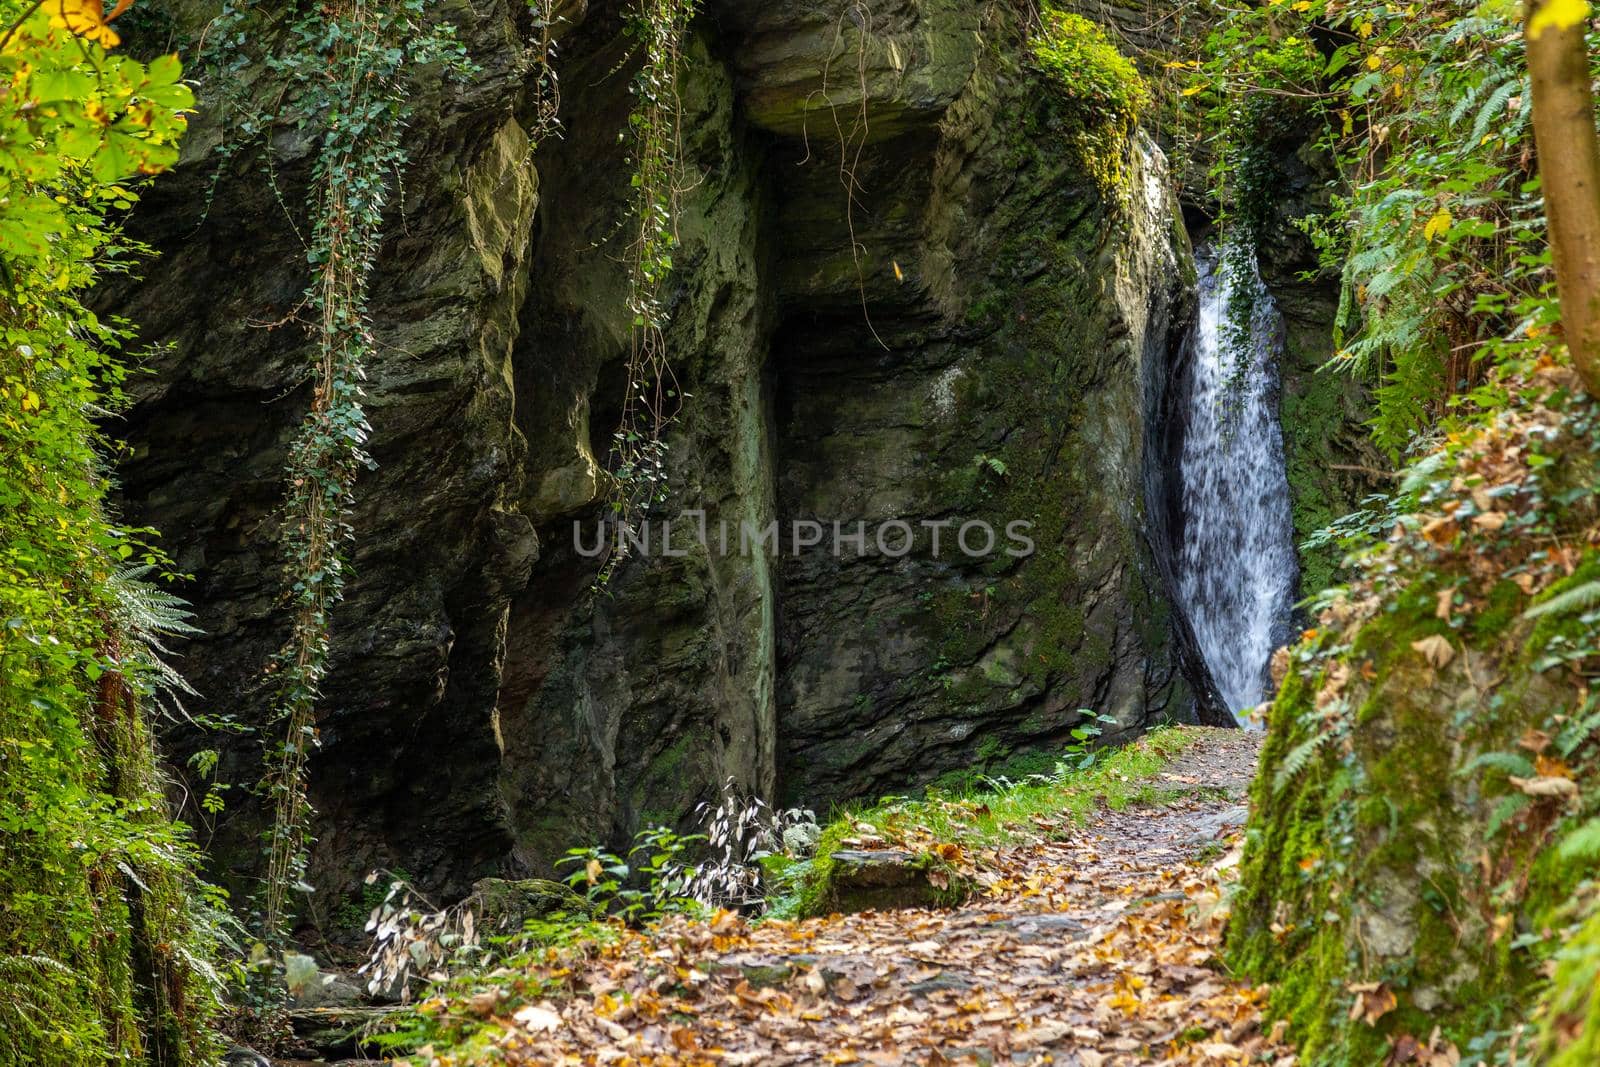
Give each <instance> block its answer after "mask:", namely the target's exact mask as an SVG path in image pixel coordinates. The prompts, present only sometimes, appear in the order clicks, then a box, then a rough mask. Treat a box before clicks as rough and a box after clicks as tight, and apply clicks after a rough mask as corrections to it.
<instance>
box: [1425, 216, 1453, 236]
mask: <svg viewBox="0 0 1600 1067" xmlns="http://www.w3.org/2000/svg"><path fill="white" fill-rule="evenodd" d="M1454 221H1455V220H1454V219H1452V218H1451V217H1450V212H1448V211H1444V210H1442V209H1441V210H1440V211H1439V212H1438V214H1436V215H1434V216H1433V218H1431V219H1429V220H1428V224H1427V225H1426V226H1424V227H1422V237H1423V240H1426V241H1431V240H1433V239H1434V238H1435V237H1443V236H1444V235H1445V234H1447V233H1449V232H1450V224H1451V223H1452V222H1454Z"/></svg>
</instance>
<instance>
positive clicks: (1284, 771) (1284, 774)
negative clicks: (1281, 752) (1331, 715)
mask: <svg viewBox="0 0 1600 1067" xmlns="http://www.w3.org/2000/svg"><path fill="white" fill-rule="evenodd" d="M1332 736H1333V735H1332V734H1313V735H1312V736H1311V737H1308V738H1306V740H1304V741H1302V742H1300V743H1299V744H1298V745H1296V746H1295V747H1294V748H1292V749H1290V750H1289V754H1288V755H1287V756H1285V757H1283V763H1282V764H1280V765H1279V767H1278V771H1277V773H1276V774H1274V775H1273V776H1272V791H1273V792H1274V793H1281V792H1283V790H1284V789H1285V787H1287V786H1288V785H1289V783H1290V782H1292V781H1294V780H1295V779H1296V778H1298V777H1299V776H1300V772H1301V771H1303V770H1305V769H1306V765H1307V764H1308V763H1310V762H1311V757H1312V756H1314V755H1316V754H1317V750H1318V749H1320V748H1321V747H1322V746H1323V745H1324V744H1326V743H1327V741H1328V738H1330V737H1332Z"/></svg>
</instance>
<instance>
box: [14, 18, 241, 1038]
mask: <svg viewBox="0 0 1600 1067" xmlns="http://www.w3.org/2000/svg"><path fill="white" fill-rule="evenodd" d="M0 25H5V26H8V27H9V29H7V30H6V31H5V33H4V35H3V36H0V77H3V80H4V82H5V84H6V86H7V92H6V94H5V95H4V97H3V99H0V145H4V146H8V147H6V148H5V150H4V151H0V331H3V338H0V946H3V949H0V953H3V955H0V988H3V989H4V996H3V997H0V1061H3V1062H6V1063H17V1064H23V1063H26V1064H30V1065H32V1064H38V1065H42V1067H55V1065H60V1067H78V1065H81V1064H85V1063H103V1062H111V1061H116V1062H126V1063H150V1062H160V1063H163V1064H177V1065H186V1064H200V1063H207V1062H209V1059H210V1056H211V1054H212V1052H213V1043H212V1038H211V1036H210V1034H209V1030H208V1027H209V1024H210V1019H211V1016H212V1015H213V1013H214V1012H215V1010H216V1005H217V975H216V973H215V971H214V970H213V968H212V965H211V962H210V956H211V953H212V951H213V950H214V948H215V940H216V938H217V937H218V936H220V929H219V927H218V923H217V920H216V916H215V913H214V912H213V911H212V910H211V907H212V905H213V904H214V903H215V902H214V901H213V900H211V899H209V898H208V897H207V896H206V892H205V890H204V889H203V887H201V886H200V885H199V884H198V883H197V882H196V881H195V879H194V875H193V871H194V870H195V868H196V866H197V861H196V858H195V856H194V853H193V851H192V848H191V846H190V844H189V841H188V838H187V834H186V831H185V829H184V828H183V827H182V826H180V825H178V824H175V823H174V822H172V820H171V818H170V816H169V813H168V809H167V805H166V801H165V798H164V797H163V795H162V788H163V785H164V782H163V780H162V778H161V776H160V774H159V773H158V771H157V765H156V758H155V754H154V751H153V747H152V742H151V738H150V733H151V729H150V723H149V721H148V716H149V712H150V709H152V708H154V707H156V706H157V702H158V699H159V698H161V697H162V696H163V695H165V696H169V697H170V696H171V695H173V694H175V693H178V692H182V691H183V690H184V689H185V688H186V687H185V686H183V684H182V682H181V680H180V679H178V677H177V676H176V674H175V673H173V672H172V671H171V670H170V669H169V668H168V667H167V666H166V665H165V664H164V663H163V662H162V658H161V656H162V652H163V649H162V648H161V642H162V640H163V639H164V638H165V637H167V636H169V635H171V634H173V633H176V632H183V631H185V630H187V629H189V627H188V624H187V617H186V615H185V614H184V613H183V612H182V610H181V609H180V608H179V606H178V604H177V602H176V601H175V599H174V598H172V597H171V596H170V594H166V593H164V592H161V591H158V590H155V589H153V588H152V587H150V586H148V585H146V584H145V580H146V577H147V576H149V575H150V574H151V573H152V572H153V571H157V570H159V571H161V572H163V576H167V575H165V573H164V572H165V569H166V561H165V560H164V559H163V558H162V556H161V555H160V554H159V552H157V551H155V550H154V549H152V548H150V547H148V546H147V545H146V544H145V542H144V538H145V537H147V536H148V534H149V531H141V530H134V529H130V528H128V527H125V526H123V525H121V524H119V523H118V522H116V521H115V519H114V517H113V516H111V515H110V514H109V512H108V511H107V508H106V506H105V503H104V496H105V493H106V489H107V485H108V475H107V473H106V463H105V460H104V457H105V456H106V455H107V454H108V453H109V452H110V451H111V450H112V447H113V446H112V445H111V443H110V442H108V441H107V440H106V439H105V438H104V437H103V435H102V434H101V432H100V430H99V429H98V428H97V426H96V422H95V420H96V418H97V417H98V416H100V415H103V414H105V413H106V412H110V411H115V410H116V409H118V408H119V406H120V405H121V403H122V393H121V386H122V382H123V379H124V376H125V373H126V372H125V368H124V366H123V364H122V362H121V360H120V358H119V357H118V348H119V347H120V345H121V344H122V343H123V342H124V341H125V340H126V339H127V337H128V335H129V331H128V329H127V327H126V326H125V325H124V324H123V323H121V322H118V321H110V320H105V319H102V318H100V317H99V316H97V315H96V314H95V313H93V312H92V311H90V310H89V309H88V308H87V307H85V306H84V303H83V299H84V294H85V293H86V292H87V291H88V290H89V289H90V288H91V287H92V286H93V284H94V283H95V281H96V280H97V278H99V277H101V276H102V275H104V274H106V273H108V272H125V271H127V270H129V269H130V265H131V262H132V260H133V259H134V258H135V257H136V256H137V255H138V254H140V252H141V251H142V250H141V249H140V248H139V247H138V246H137V245H136V244H134V243H132V242H129V241H127V240H126V239H124V238H123V237H122V236H121V234H120V233H119V231H118V227H117V223H116V215H117V213H119V212H120V211H121V210H122V209H125V208H127V207H128V206H130V205H131V204H132V203H133V202H134V201H135V200H137V198H138V195H137V191H136V188H135V186H136V184H137V183H138V182H139V181H140V180H141V178H142V176H144V175H148V174H155V173H158V172H160V171H161V170H163V169H165V168H166V167H167V166H168V165H169V164H170V163H172V162H173V161H174V160H175V159H176V157H177V149H176V142H177V140H178V138H179V136H180V135H181V134H182V132H183V129H184V112H185V110H186V109H187V108H188V107H189V106H190V104H191V103H192V98H191V96H190V93H189V90H188V88H187V87H185V86H184V85H183V84H182V83H181V82H180V81H179V77H180V74H181V67H180V65H179V63H178V60H177V58H176V57H174V56H166V57H162V58H159V59H156V60H154V61H152V62H151V63H150V64H148V65H146V64H141V63H138V62H135V61H133V60H131V59H128V58H126V57H123V56H118V55H114V54H112V53H110V52H108V51H107V50H106V49H107V48H108V47H109V46H112V45H114V44H115V43H116V35H115V33H113V32H112V31H111V30H110V28H109V27H108V26H106V25H105V24H104V23H103V21H101V19H100V17H99V5H93V8H92V9H91V8H90V6H89V5H79V4H68V5H48V6H45V5H39V4H37V3H26V2H20V0H3V2H0Z"/></svg>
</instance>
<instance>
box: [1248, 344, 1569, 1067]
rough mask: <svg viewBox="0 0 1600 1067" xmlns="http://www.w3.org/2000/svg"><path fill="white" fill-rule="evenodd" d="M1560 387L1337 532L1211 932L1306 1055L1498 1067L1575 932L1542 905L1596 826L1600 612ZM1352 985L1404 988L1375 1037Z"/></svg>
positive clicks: (1460, 439)
mask: <svg viewBox="0 0 1600 1067" xmlns="http://www.w3.org/2000/svg"><path fill="white" fill-rule="evenodd" d="M1562 380H1563V379H1562V378H1561V376H1560V373H1559V372H1556V373H1555V374H1554V377H1553V378H1552V379H1541V380H1539V381H1538V382H1537V383H1525V384H1524V387H1523V388H1524V390H1525V391H1524V394H1523V396H1522V398H1521V400H1522V402H1521V403H1520V404H1519V405H1518V406H1517V407H1516V408H1508V409H1506V410H1502V411H1500V412H1498V413H1496V414H1495V416H1494V417H1493V418H1492V419H1490V420H1486V424H1485V425H1484V426H1481V427H1478V428H1476V429H1473V430H1471V431H1467V432H1462V433H1459V434H1455V435H1452V437H1451V438H1450V439H1448V441H1447V443H1446V444H1445V445H1444V446H1443V447H1442V448H1440V449H1439V450H1438V451H1436V452H1434V453H1433V454H1431V455H1430V456H1428V457H1427V458H1425V459H1423V460H1421V461H1419V462H1417V463H1415V464H1414V465H1413V466H1412V467H1411V468H1410V469H1409V470H1408V471H1407V472H1406V473H1405V476H1404V477H1403V478H1402V480H1401V482H1400V485H1399V487H1398V488H1397V490H1396V492H1395V493H1394V494H1393V495H1392V496H1390V497H1387V498H1382V499H1378V500H1374V501H1369V504H1370V505H1371V506H1369V507H1368V508H1367V509H1366V510H1365V511H1364V512H1363V513H1361V514H1359V515H1356V516H1351V517H1349V518H1348V519H1347V520H1345V521H1343V522H1341V523H1339V524H1336V528H1337V529H1339V530H1341V531H1343V533H1342V536H1343V544H1344V547H1345V548H1346V549H1347V550H1348V551H1349V553H1350V555H1349V557H1348V561H1349V563H1350V567H1351V582H1350V584H1349V586H1348V587H1346V588H1344V589H1340V590H1331V591H1329V592H1328V593H1327V594H1325V595H1324V596H1322V597H1319V598H1318V599H1317V601H1316V603H1315V605H1314V608H1313V610H1314V611H1315V612H1316V616H1317V626H1316V628H1315V629H1314V630H1310V631H1307V632H1306V634H1305V635H1304V637H1303V639H1302V641H1301V642H1300V643H1299V644H1298V645H1296V646H1295V647H1294V648H1293V649H1292V650H1291V652H1290V654H1289V668H1290V669H1289V674H1288V678H1287V680H1286V681H1285V682H1284V685H1283V687H1282V690H1281V691H1280V693H1279V695H1278V698H1277V700H1276V702H1275V703H1274V706H1273V709H1272V712H1271V715H1270V721H1269V732H1268V737H1267V741H1266V745H1265V747H1264V749H1263V752H1262V768H1263V770H1262V774H1261V775H1260V777H1259V778H1258V780H1257V783H1256V785H1255V788H1254V794H1253V800H1254V803H1253V811H1252V819H1251V823H1250V826H1249V830H1248V833H1247V842H1246V848H1245V852H1244V856H1243V860H1242V863H1241V868H1240V871H1241V878H1240V890H1239V894H1238V896H1237V897H1236V899H1235V905H1234V912H1233V919H1232V922H1231V925H1230V933H1229V958H1230V961H1231V962H1232V963H1233V964H1234V966H1235V967H1237V968H1238V969H1239V970H1240V971H1241V972H1242V973H1244V974H1245V975H1247V976H1248V977H1250V978H1252V979H1254V980H1259V981H1264V982H1269V983H1271V984H1272V989H1273V992H1272V1000H1271V1006H1272V1010H1273V1012H1274V1014H1277V1015H1280V1016H1282V1017H1285V1018H1287V1019H1288V1020H1289V1021H1290V1023H1291V1033H1292V1035H1293V1036H1294V1037H1295V1039H1296V1040H1297V1042H1298V1047H1299V1051H1300V1053H1301V1056H1302V1058H1303V1059H1304V1060H1305V1061H1306V1062H1307V1063H1309V1064H1350V1065H1355V1064H1366V1063H1371V1062H1379V1061H1381V1060H1383V1059H1384V1058H1385V1057H1387V1056H1388V1054H1389V1049H1390V1048H1391V1047H1392V1046H1394V1047H1397V1045H1396V1043H1397V1042H1399V1041H1400V1039H1401V1035H1406V1034H1411V1035H1417V1034H1422V1033H1431V1032H1432V1029H1433V1027H1435V1026H1439V1027H1441V1028H1442V1033H1443V1035H1444V1037H1445V1039H1447V1040H1449V1041H1453V1042H1455V1043H1456V1044H1457V1046H1458V1047H1459V1048H1460V1049H1461V1050H1462V1051H1463V1053H1464V1054H1465V1056H1464V1058H1463V1060H1462V1062H1463V1063H1485V1062H1504V1050H1505V1046H1506V1043H1507V1041H1508V1040H1509V1039H1510V1037H1511V1031H1512V1029H1514V1026H1515V1024H1516V1023H1517V1021H1518V1020H1519V1019H1526V1018H1528V1013H1529V1011H1530V1010H1531V1008H1532V1006H1533V1003H1534V1001H1535V999H1536V998H1537V996H1538V994H1539V987H1540V977H1539V976H1540V975H1541V973H1542V963H1543V962H1544V958H1545V956H1546V955H1547V954H1548V952H1549V951H1550V948H1551V945H1552V942H1553V940H1554V938H1553V937H1552V933H1556V932H1560V931H1561V930H1562V929H1563V928H1564V927H1565V926H1566V925H1568V924H1569V923H1570V921H1571V920H1570V918H1569V919H1557V918H1552V916H1551V915H1550V914H1549V909H1550V902H1551V901H1561V900H1565V899H1567V898H1568V897H1569V896H1570V894H1571V891H1572V887H1573V884H1574V883H1575V882H1576V881H1577V879H1578V877H1579V876H1580V875H1581V874H1582V873H1583V867H1584V865H1585V860H1584V857H1585V856H1588V855H1589V854H1590V851H1591V850H1592V849H1594V848H1595V845H1594V841H1596V840H1600V835H1596V833H1595V832H1594V831H1593V830H1591V829H1589V828H1587V826H1586V825H1585V823H1586V821H1587V819H1588V818H1590V817H1592V814H1593V813H1592V811H1590V810H1588V808H1587V801H1580V800H1579V798H1584V797H1587V795H1588V793H1589V792H1590V789H1589V788H1588V787H1587V783H1588V782H1591V781H1592V780H1593V779H1592V775H1593V774H1594V773H1595V770H1596V767H1597V764H1596V757H1597V755H1600V753H1597V749H1596V745H1595V740H1594V739H1595V735H1596V729H1597V727H1600V714H1597V712H1596V708H1595V700H1594V698H1593V697H1592V696H1591V695H1590V686H1591V685H1592V681H1591V680H1592V678H1593V675H1594V671H1595V665H1596V663H1597V662H1600V613H1593V612H1587V611H1585V610H1584V609H1583V607H1582V597H1570V598H1569V597H1567V594H1568V592H1569V591H1571V590H1577V589H1582V588H1583V587H1584V586H1586V585H1588V584H1589V583H1592V582H1595V581H1596V579H1597V576H1600V556H1597V554H1596V552H1595V550H1594V547H1593V530H1594V528H1595V527H1594V523H1595V519H1596V514H1597V512H1596V503H1595V497H1594V494H1593V485H1594V484H1595V478H1596V472H1597V470H1600V440H1597V438H1596V434H1595V429H1596V426H1597V422H1600V419H1597V412H1596V409H1595V406H1594V405H1593V404H1591V403H1588V402H1587V401H1586V400H1584V399H1583V398H1580V397H1573V396H1572V395H1571V394H1569V393H1568V392H1567V391H1566V390H1565V389H1564V388H1562V387H1561V384H1560V383H1561V382H1562ZM1536 384H1537V386H1538V389H1539V392H1537V393H1535V391H1534V390H1535V385H1536ZM1536 395H1537V396H1540V397H1541V399H1542V400H1543V402H1544V404H1546V405H1548V406H1543V405H1541V404H1540V403H1538V402H1536V401H1535V400H1534V399H1533V398H1534V396H1536ZM1375 534H1376V535H1378V536H1374V535H1375ZM1566 546H1571V547H1566ZM1580 546H1587V547H1580ZM1541 603H1558V604H1563V605H1565V610H1552V611H1549V612H1545V613H1542V614H1540V613H1536V611H1533V610H1527V609H1529V608H1530V606H1531V605H1537V604H1541ZM1486 679H1487V681H1486ZM1574 787H1575V788H1574ZM1564 796H1571V798H1572V803H1573V805H1574V808H1577V807H1578V806H1580V804H1581V805H1582V806H1583V810H1581V811H1580V810H1574V811H1573V813H1572V814H1573V815H1576V816H1577V818H1573V817H1571V816H1570V815H1569V814H1568V801H1567V800H1565V799H1562V798H1563V797H1564ZM1564 841H1570V842H1572V844H1571V845H1570V846H1567V845H1564V844H1563V842H1564ZM1586 906H1588V905H1586ZM1586 914H1587V912H1584V913H1583V915H1586ZM1579 917H1580V918H1581V917H1582V915H1580V916H1579ZM1574 973H1576V972H1574ZM1363 982H1372V983H1377V982H1381V983H1384V985H1385V987H1386V988H1387V989H1388V990H1389V991H1391V992H1393V993H1394V994H1395V996H1396V998H1397V1006H1396V1007H1395V1009H1394V1010H1393V1011H1392V1012H1390V1013H1388V1014H1386V1015H1385V1016H1383V1017H1382V1019H1381V1020H1379V1021H1377V1022H1376V1023H1375V1024H1374V1025H1369V1024H1368V1023H1366V1022H1362V1021H1360V1018H1359V1013H1357V1015H1356V1016H1355V1017H1352V1016H1351V1014H1350V1006H1351V995H1350V988H1351V986H1352V985H1356V984H1359V983H1363ZM1497 1049H1498V1050H1499V1052H1498V1053H1497V1052H1496V1050H1497ZM1497 1054H1498V1055H1500V1057H1501V1059H1500V1060H1499V1061H1496V1060H1495V1059H1494V1057H1495V1056H1496V1055H1497ZM1538 1062H1545V1061H1544V1060H1542V1059H1541V1060H1539V1061H1538ZM1574 1062H1581V1061H1574Z"/></svg>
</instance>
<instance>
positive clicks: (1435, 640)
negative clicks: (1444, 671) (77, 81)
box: [1411, 634, 1456, 668]
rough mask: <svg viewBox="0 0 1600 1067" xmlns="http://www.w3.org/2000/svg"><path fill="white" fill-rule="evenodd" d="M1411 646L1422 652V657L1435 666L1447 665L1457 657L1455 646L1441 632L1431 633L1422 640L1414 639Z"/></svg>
mask: <svg viewBox="0 0 1600 1067" xmlns="http://www.w3.org/2000/svg"><path fill="white" fill-rule="evenodd" d="M1411 647H1412V648H1413V649H1415V650H1416V651H1418V652H1420V653H1422V658H1423V659H1425V660H1427V661H1428V664H1429V666H1433V667H1440V668H1443V667H1446V666H1448V665H1449V663H1450V661H1451V660H1453V659H1455V658H1456V650H1455V647H1454V646H1453V645H1451V644H1450V641H1449V639H1448V638H1445V637H1441V636H1440V635H1439V634H1429V635H1428V636H1427V637H1424V638H1423V639H1422V640H1420V641H1413V642H1411Z"/></svg>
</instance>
